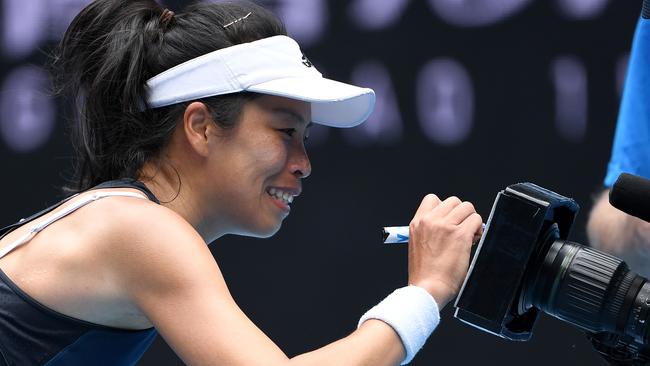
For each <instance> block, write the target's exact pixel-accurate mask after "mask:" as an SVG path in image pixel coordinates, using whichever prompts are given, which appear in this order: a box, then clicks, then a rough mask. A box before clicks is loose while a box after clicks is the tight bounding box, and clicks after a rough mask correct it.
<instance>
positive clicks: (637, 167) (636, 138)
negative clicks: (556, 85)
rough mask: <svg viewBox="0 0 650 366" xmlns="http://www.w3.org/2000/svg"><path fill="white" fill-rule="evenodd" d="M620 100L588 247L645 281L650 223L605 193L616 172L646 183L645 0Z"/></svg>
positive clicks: (648, 14) (648, 27)
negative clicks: (620, 261)
mask: <svg viewBox="0 0 650 366" xmlns="http://www.w3.org/2000/svg"><path fill="white" fill-rule="evenodd" d="M629 62H630V63H629V67H628V73H627V76H626V79H625V87H624V89H623V98H622V101H621V107H620V111H619V116H618V122H617V126H616V134H615V136H614V144H613V148H612V154H611V158H610V161H609V165H608V167H607V176H606V177H605V181H604V185H605V187H606V189H605V191H604V192H603V193H602V194H600V195H599V196H598V198H597V199H596V202H595V205H594V208H593V210H592V212H591V215H590V217H589V223H588V225H587V234H588V236H589V240H590V244H591V245H592V246H593V247H595V248H597V249H601V250H604V251H607V252H610V253H612V254H613V255H615V256H618V257H620V258H621V259H623V260H625V261H626V262H627V264H628V265H629V266H630V268H631V269H632V270H634V271H636V272H638V273H639V274H641V275H643V276H645V277H650V223H647V222H645V221H643V220H641V219H638V218H636V217H634V216H630V215H628V214H626V213H624V212H622V211H619V210H618V209H616V208H614V207H613V206H612V205H610V204H609V200H608V195H609V190H610V189H611V187H612V185H613V184H614V182H615V181H616V179H617V178H618V176H619V175H620V174H621V173H630V174H635V175H639V176H643V177H646V178H650V1H648V0H645V1H644V4H643V11H642V14H641V18H640V19H639V21H638V24H637V28H636V32H635V34H634V41H633V44H632V52H631V55H630V61H629Z"/></svg>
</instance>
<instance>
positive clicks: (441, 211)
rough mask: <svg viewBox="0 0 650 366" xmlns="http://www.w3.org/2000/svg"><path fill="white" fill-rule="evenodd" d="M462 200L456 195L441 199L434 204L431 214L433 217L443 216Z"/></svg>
mask: <svg viewBox="0 0 650 366" xmlns="http://www.w3.org/2000/svg"><path fill="white" fill-rule="evenodd" d="M461 203H462V202H461V200H460V199H459V198H458V197H455V196H451V197H449V198H447V199H445V200H444V201H442V202H441V203H440V204H439V205H438V206H436V207H435V208H434V209H433V210H432V212H431V214H432V215H433V216H434V217H445V216H447V215H449V213H450V212H451V210H453V209H454V208H455V207H456V206H458V205H460V204H461Z"/></svg>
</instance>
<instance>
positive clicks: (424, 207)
mask: <svg viewBox="0 0 650 366" xmlns="http://www.w3.org/2000/svg"><path fill="white" fill-rule="evenodd" d="M439 204H440V198H438V196H436V195H435V194H432V193H429V194H427V195H426V196H424V198H423V199H422V202H421V203H420V207H418V209H417V211H415V216H420V215H424V214H425V213H429V212H431V210H433V209H434V208H435V207H436V206H438V205H439Z"/></svg>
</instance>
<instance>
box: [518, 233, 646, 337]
mask: <svg viewBox="0 0 650 366" xmlns="http://www.w3.org/2000/svg"><path fill="white" fill-rule="evenodd" d="M551 240H554V241H553V243H552V245H551V246H550V247H549V250H548V252H547V254H546V256H545V257H544V259H543V262H542V263H541V267H538V268H539V271H536V273H535V277H536V278H534V279H530V280H529V281H527V283H528V284H529V285H528V286H533V287H534V288H528V289H524V292H525V293H527V294H528V296H527V297H524V298H525V299H526V301H527V302H529V305H532V306H535V307H537V308H538V309H540V310H542V311H543V312H545V313H547V314H549V315H552V316H554V317H556V318H559V319H562V320H564V321H567V322H569V323H572V324H575V325H577V326H579V327H581V328H583V329H585V330H588V331H591V332H603V331H605V332H614V333H618V334H624V335H629V336H631V337H633V338H634V339H635V340H636V341H637V342H639V343H641V344H646V343H648V337H649V332H650V326H649V325H648V322H649V321H650V283H648V282H647V280H646V279H645V278H643V277H641V276H639V275H637V274H636V273H634V272H632V271H630V270H629V268H628V266H627V264H625V262H623V261H621V260H620V259H618V258H616V257H614V256H611V255H609V254H606V253H603V252H600V251H597V250H594V249H592V248H589V247H586V246H583V245H580V244H578V243H574V242H570V241H565V240H557V238H551Z"/></svg>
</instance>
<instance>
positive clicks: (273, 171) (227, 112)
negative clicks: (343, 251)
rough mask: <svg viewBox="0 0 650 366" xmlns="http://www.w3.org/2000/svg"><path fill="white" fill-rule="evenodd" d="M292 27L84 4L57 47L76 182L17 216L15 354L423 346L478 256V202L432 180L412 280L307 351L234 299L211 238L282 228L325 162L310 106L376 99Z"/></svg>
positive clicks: (131, 357)
mask: <svg viewBox="0 0 650 366" xmlns="http://www.w3.org/2000/svg"><path fill="white" fill-rule="evenodd" d="M285 33H286V32H285V30H284V27H283V26H282V24H281V23H280V21H278V19H277V18H276V17H275V16H274V15H272V14H271V13H269V12H268V11H266V10H265V9H263V8H260V7H259V6H256V5H253V4H250V3H238V4H209V5H208V4H203V5H196V6H193V7H190V8H188V9H187V10H186V11H185V12H183V13H182V14H178V15H175V14H174V13H172V12H171V11H169V10H166V9H162V8H160V7H159V6H158V5H157V4H156V2H154V1H153V0H135V1H131V0H129V1H127V0H98V1H95V2H93V3H92V4H90V5H89V6H88V7H87V8H85V9H84V10H83V11H82V12H81V13H80V14H79V15H78V16H77V17H76V18H75V20H74V21H73V22H72V24H71V25H70V28H69V29H68V30H67V32H66V34H65V36H64V39H63V40H62V43H61V47H60V52H59V53H58V56H57V59H56V60H55V62H56V65H58V66H59V67H60V71H59V75H60V76H61V80H63V81H65V83H64V85H63V89H64V90H65V91H68V92H69V95H70V97H71V100H72V101H73V102H74V103H75V105H76V106H77V107H78V122H77V124H76V125H75V126H74V128H73V131H74V132H75V137H76V138H75V146H76V148H77V153H78V157H77V175H76V187H75V190H76V191H77V192H79V193H78V194H77V195H75V196H72V197H71V198H70V199H68V200H67V201H65V202H63V203H61V204H60V205H57V206H54V207H53V208H51V209H50V210H46V212H44V213H39V214H37V215H35V216H34V217H32V218H28V219H26V220H21V222H19V223H17V224H15V225H12V226H11V227H9V228H7V229H5V230H4V231H3V233H4V234H3V237H2V239H1V240H0V250H1V251H2V252H0V256H2V258H1V259H0V268H1V269H2V272H0V279H1V280H2V281H0V299H2V301H3V304H4V305H3V306H0V313H1V314H0V332H2V341H0V350H1V351H2V355H3V361H4V364H6V365H31V364H47V365H76V364H93V365H100V364H106V365H124V364H134V363H135V362H137V360H138V358H139V357H140V356H141V354H142V353H143V352H144V350H145V349H146V347H148V345H149V344H150V343H151V341H152V339H153V337H155V335H156V334H157V333H160V334H161V335H162V336H163V337H164V338H165V340H166V341H167V343H168V344H169V345H170V346H171V347H172V348H173V349H174V351H175V352H176V353H177V354H178V355H179V357H180V358H181V359H182V360H183V361H184V362H186V363H187V364H190V365H286V364H297V365H301V364H309V365H361V364H365V365H367V364H371V365H394V364H398V363H400V362H404V363H406V362H408V361H410V359H411V358H412V357H413V356H414V355H415V353H416V352H417V350H418V349H419V348H420V347H421V346H422V344H423V343H424V341H425V340H426V338H427V337H428V335H429V334H430V333H431V331H433V328H435V326H436V324H437V322H438V319H439V315H438V307H440V308H442V307H443V306H444V305H445V304H446V303H447V302H448V301H449V300H450V299H451V298H452V297H453V296H454V294H455V293H456V292H457V291H458V288H459V286H460V283H461V281H462V279H463V277H464V274H465V272H466V270H467V265H468V258H469V252H470V247H471V242H472V239H473V237H474V235H475V233H477V232H478V231H479V230H480V226H481V218H480V216H479V215H478V214H476V212H475V211H474V208H473V207H472V205H471V204H470V203H467V202H461V201H460V200H459V199H457V198H455V197H452V198H449V199H446V200H444V201H442V202H441V201H440V200H439V199H438V198H437V197H436V196H434V195H428V196H427V197H425V198H424V200H423V201H422V203H421V205H420V207H419V209H418V210H417V212H416V214H415V216H414V218H413V220H412V222H411V226H410V236H411V242H410V245H409V285H410V286H406V287H404V288H402V289H398V290H397V291H396V292H395V293H393V294H391V295H390V296H388V297H387V298H386V300H384V301H382V302H381V303H380V304H379V305H377V306H376V307H375V308H373V309H371V310H370V311H369V312H368V313H366V315H364V317H362V319H361V321H360V322H359V327H358V329H357V331H355V332H354V333H352V334H351V335H350V336H348V337H346V338H344V339H342V340H339V341H337V342H334V343H332V344H330V345H328V346H326V347H323V348H321V349H318V350H315V351H312V352H309V353H307V354H303V355H300V356H297V357H294V358H292V359H288V358H287V356H286V355H285V354H284V353H283V352H282V351H281V350H280V349H278V347H277V346H276V345H275V344H273V342H272V341H271V340H269V339H268V338H267V337H266V336H265V335H264V333H262V332H261V331H260V330H259V329H258V328H257V327H255V325H254V324H253V323H252V322H251V321H250V320H249V319H248V318H247V317H246V316H245V315H244V314H243V313H242V311H241V310H240V309H239V308H238V307H237V304H236V303H235V302H234V300H233V299H232V297H231V295H230V294H229V292H228V288H227V286H226V284H225V282H224V279H223V277H222V275H221V273H220V271H219V267H218V265H217V264H216V263H215V262H214V259H213V257H212V255H211V253H210V252H209V250H208V248H207V246H206V243H210V242H212V241H214V240H215V239H217V238H219V237H221V236H222V235H224V234H239V235H249V236H256V237H268V236H271V235H273V234H274V233H275V232H277V231H278V230H279V228H280V225H281V223H282V220H283V219H284V218H285V217H286V216H287V215H288V214H289V212H290V204H291V202H292V201H293V199H294V198H295V197H297V196H299V194H300V190H301V182H302V180H303V179H304V178H306V177H307V176H309V174H310V172H311V165H310V162H309V159H308V158H307V154H306V152H305V147H304V141H305V140H306V139H307V137H308V134H309V132H308V131H309V126H310V124H311V122H308V121H313V122H315V123H321V124H326V125H330V126H335V127H351V126H354V125H357V124H359V123H361V122H363V121H364V120H365V119H366V118H367V117H368V115H369V113H370V112H371V110H372V108H373V105H374V94H373V92H372V91H371V90H369V89H363V88H358V87H355V86H351V85H347V84H342V83H337V82H334V81H331V80H327V79H324V78H322V77H321V76H320V74H319V73H318V72H317V71H316V70H315V68H314V67H313V65H312V64H311V62H309V60H308V59H307V58H306V57H304V55H302V53H301V52H300V49H299V48H298V46H297V44H296V43H295V42H294V41H293V40H291V39H290V38H288V37H286V36H285ZM251 350H254V352H251Z"/></svg>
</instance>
